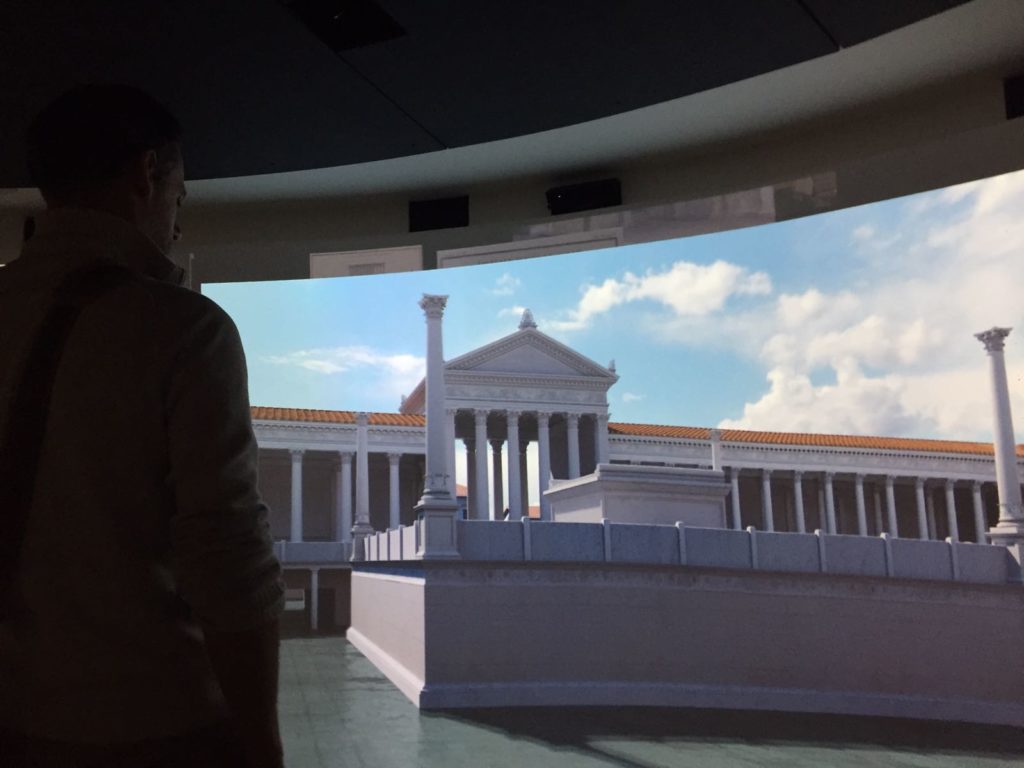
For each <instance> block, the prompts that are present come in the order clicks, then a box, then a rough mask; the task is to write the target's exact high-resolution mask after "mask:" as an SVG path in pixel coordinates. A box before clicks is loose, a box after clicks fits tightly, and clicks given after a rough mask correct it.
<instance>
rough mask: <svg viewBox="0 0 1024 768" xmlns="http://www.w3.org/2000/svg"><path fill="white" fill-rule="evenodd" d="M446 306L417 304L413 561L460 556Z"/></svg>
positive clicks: (428, 300)
mask: <svg viewBox="0 0 1024 768" xmlns="http://www.w3.org/2000/svg"><path fill="white" fill-rule="evenodd" d="M447 303H448V297H447V296H435V295H430V294H426V293H425V294H423V298H422V299H421V300H420V309H422V310H423V314H424V315H426V320H427V376H426V390H427V392H426V400H427V409H426V410H427V475H426V477H425V478H424V481H423V496H422V497H421V498H420V503H419V504H417V505H416V514H417V516H418V517H419V518H420V535H419V546H418V548H417V550H416V557H417V558H420V559H423V560H429V559H435V558H438V559H439V558H449V559H451V558H457V557H458V556H459V551H458V548H457V546H456V538H455V537H456V520H455V519H456V516H457V515H458V510H459V507H458V504H457V503H456V501H455V498H454V497H453V496H452V494H451V492H450V491H449V483H450V482H452V478H451V477H450V476H449V469H448V453H449V452H450V451H451V450H452V448H453V443H452V442H450V441H449V440H448V418H447V414H446V413H445V404H444V400H445V386H444V350H443V345H442V332H441V318H442V317H443V316H444V308H445V305H446V304H447ZM452 466H454V461H453V462H452Z"/></svg>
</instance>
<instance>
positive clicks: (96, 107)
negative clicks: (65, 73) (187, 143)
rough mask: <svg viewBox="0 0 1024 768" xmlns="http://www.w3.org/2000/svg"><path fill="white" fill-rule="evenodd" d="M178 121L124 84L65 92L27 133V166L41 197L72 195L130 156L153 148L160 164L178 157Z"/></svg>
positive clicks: (107, 176)
mask: <svg viewBox="0 0 1024 768" xmlns="http://www.w3.org/2000/svg"><path fill="white" fill-rule="evenodd" d="M180 142H181V125H180V124H179V123H178V121H177V120H176V119H175V118H174V116H173V115H172V114H171V113H170V112H168V111H167V109H165V108H164V107H163V106H162V105H161V104H160V103H159V102H157V101H156V100H155V99H154V98H153V97H152V96H150V95H149V94H147V93H145V92H144V91H141V90H139V89H138V88H133V87H131V86H128V85H113V84H110V85H107V84H91V85H79V86H75V87H74V88H72V89H71V90H69V91H66V92H65V93H63V94H62V95H60V96H59V97H57V99H56V100H54V101H53V102H51V103H50V104H49V105H48V106H46V107H45V108H43V110H42V111H41V112H40V113H39V114H38V115H37V116H36V118H35V119H34V120H33V121H32V125H31V127H30V128H29V132H28V169H29V175H30V177H31V179H32V183H33V184H34V185H35V186H37V187H39V189H40V191H41V192H42V193H43V197H44V198H46V199H47V200H48V201H49V200H52V199H57V200H59V199H68V198H74V197H75V196H76V195H78V194H81V193H84V192H88V191H90V190H92V189H95V188H97V187H100V186H102V185H103V184H104V183H105V182H109V181H112V180H113V179H115V178H116V177H117V176H119V175H120V174H121V173H122V172H123V171H124V170H125V168H126V167H127V166H128V163H129V162H130V161H131V159H132V158H133V157H135V156H136V155H138V153H140V152H146V151H148V150H155V151H156V152H157V155H158V158H159V160H160V164H161V166H162V167H169V166H171V165H173V163H174V162H175V161H176V160H177V159H178V158H179V157H180Z"/></svg>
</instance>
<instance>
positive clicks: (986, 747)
mask: <svg viewBox="0 0 1024 768" xmlns="http://www.w3.org/2000/svg"><path fill="white" fill-rule="evenodd" d="M280 712H281V726H282V729H283V737H284V745H285V756H286V759H287V765H288V768H319V767H320V766H323V767H324V768H327V766H366V767H367V768H392V767H395V768H398V766H402V767H403V768H404V767H405V766H410V767H412V768H462V766H467V767H468V766H472V767H473V768H505V767H506V766H508V767H509V768H511V767H512V766H526V767H527V768H546V766H581V767H582V766H621V767H623V768H655V766H658V767H661V766H693V767H694V768H719V767H723V766H730V767H731V766H742V767H743V768H755V767H758V766H766V767H767V766H773V767H777V768H800V767H802V766H806V767H807V768H830V767H832V766H907V767H909V766H915V767H918V766H920V767H925V766H929V767H930V766H949V767H950V768H953V767H954V766H955V767H956V768H967V767H968V766H1015V768H1020V766H1022V765H1024V732H1022V731H1020V730H1017V729H1010V728H990V727H979V726H964V725H947V724H923V723H917V722H905V721H891V720H881V719H869V718H839V717H824V716H799V715H777V714H765V713H753V712H738V713H737V712H716V711H707V710H686V711H678V710H664V709H603V708H602V709H584V710H580V709H575V710H564V709H534V710H515V709H507V710H493V709H492V710H475V711H461V712H446V713H443V714H439V713H421V712H419V711H418V710H417V709H416V708H415V707H414V706H413V705H412V704H410V703H409V701H408V700H407V699H406V698H405V697H404V696H403V695H402V694H401V693H399V692H398V690H397V689H396V688H394V687H393V686H392V685H391V683H389V682H388V681H387V679H386V678H385V677H384V676H383V675H381V674H380V673H379V672H377V670H376V668H374V667H373V665H371V664H370V663H369V662H368V661H366V659H364V658H363V656H362V655H361V654H360V653H359V652H358V651H356V650H355V649H354V648H353V647H352V646H350V645H349V644H348V643H347V642H346V641H345V640H344V639H342V638H339V637H324V638H312V639H293V640H286V641H284V643H283V645H282V654H281V698H280Z"/></svg>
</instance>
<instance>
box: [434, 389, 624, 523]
mask: <svg viewBox="0 0 1024 768" xmlns="http://www.w3.org/2000/svg"><path fill="white" fill-rule="evenodd" d="M457 412H458V409H453V408H450V409H448V411H447V416H448V435H449V436H450V438H451V450H450V452H449V457H448V475H449V478H450V490H451V492H452V493H454V482H455V481H454V478H455V440H454V438H455V415H456V413H457ZM491 413H500V414H503V415H504V417H505V426H506V429H505V431H506V437H504V438H497V439H496V438H490V437H489V436H488V434H487V418H488V416H489V415H490V414H491ZM524 413H527V412H524V411H517V410H504V411H496V412H495V411H490V410H487V409H475V410H474V411H473V424H474V430H473V437H472V438H467V439H466V440H465V443H466V456H467V465H468V466H467V470H468V471H467V481H468V486H469V488H468V490H469V501H470V504H469V506H470V514H471V515H472V516H473V517H475V518H477V519H486V518H487V517H488V515H487V514H486V509H487V505H488V502H489V501H492V502H493V505H494V513H493V517H494V519H501V518H502V517H503V509H504V504H503V501H504V499H503V498H502V497H503V492H502V481H503V479H504V473H503V471H502V457H501V454H502V449H503V446H504V445H505V444H506V443H507V445H508V446H509V447H508V451H507V466H508V496H509V498H508V510H509V519H510V520H521V519H522V517H523V515H524V514H525V513H526V504H527V503H528V499H529V494H528V491H527V489H528V487H529V481H528V478H527V476H526V446H527V445H528V444H529V441H528V440H520V436H519V419H520V417H521V416H523V415H524ZM529 413H532V414H533V415H534V416H535V417H536V419H537V458H538V472H539V474H540V477H539V481H540V507H541V518H542V519H544V520H550V519H551V511H550V506H549V504H548V501H547V499H546V498H545V496H544V491H546V490H547V489H548V484H549V480H550V478H551V417H552V416H553V415H555V414H554V413H552V412H545V411H529ZM564 415H565V419H566V443H567V457H566V458H567V463H568V474H569V477H570V478H576V477H579V476H580V431H579V420H580V416H581V415H590V416H592V417H593V418H594V420H595V424H594V455H595V457H596V460H597V463H598V464H603V463H607V462H608V415H607V414H602V413H597V414H579V413H566V414H564ZM488 444H490V446H491V451H492V464H493V473H494V489H493V496H492V495H491V493H490V491H489V480H488V471H487V448H486V446H487V445H488ZM481 447H482V449H481Z"/></svg>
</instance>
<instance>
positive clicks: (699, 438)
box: [252, 311, 1024, 627]
mask: <svg viewBox="0 0 1024 768" xmlns="http://www.w3.org/2000/svg"><path fill="white" fill-rule="evenodd" d="M617 379H618V377H617V375H616V373H615V365H614V362H612V363H610V364H609V365H608V366H604V365H600V364H599V363H596V362H594V361H593V360H591V359H589V358H587V357H586V356H584V355H583V354H581V353H580V352H578V351H576V350H573V349H571V348H569V347H567V346H566V345H564V344H562V343H561V342H559V341H556V340H555V339H553V338H551V337H550V336H548V335H546V334H545V333H543V332H542V331H541V330H539V329H538V328H537V325H536V323H535V322H534V320H533V317H532V315H531V314H530V313H529V311H527V312H526V313H524V315H523V318H522V320H521V322H520V324H519V327H518V329H517V330H515V332H513V333H511V334H509V335H508V336H505V337H503V338H501V339H498V340H496V341H494V342H492V343H490V344H487V345H485V346H483V347H481V348H479V349H475V350H472V351H470V352H467V353H465V354H463V355H460V356H458V357H455V358H452V359H450V360H448V361H446V363H445V366H444V393H445V397H444V406H445V413H446V429H447V441H446V446H447V451H446V457H447V458H446V463H447V468H448V471H447V476H448V483H449V492H450V493H451V494H452V496H455V485H454V477H455V462H456V457H457V455H461V454H457V452H456V444H457V443H458V442H460V441H461V442H462V443H463V444H464V445H465V454H464V455H465V457H466V462H467V466H466V473H465V474H466V477H467V478H468V500H467V501H468V504H467V505H466V506H468V509H467V512H466V514H467V516H468V518H469V519H499V520H500V519H502V518H503V517H504V516H505V515H504V512H505V510H506V508H507V510H508V515H507V517H508V519H509V520H511V521H515V520H518V519H520V518H522V517H523V515H524V514H528V512H527V510H528V509H529V507H528V499H529V498H530V497H531V496H533V497H534V498H540V499H541V508H540V516H541V517H542V518H545V519H550V507H549V503H548V498H547V497H546V496H545V495H544V491H545V490H547V488H548V485H549V482H550V481H551V478H554V479H555V480H558V479H572V478H578V477H580V476H585V475H589V474H590V473H593V472H594V470H595V467H596V466H597V465H598V464H605V463H610V464H624V465H639V466H657V467H680V468H695V469H699V468H707V469H712V468H714V469H721V470H723V471H724V473H725V474H724V482H727V483H728V488H727V495H726V497H725V510H724V512H725V515H724V519H725V521H726V525H727V527H730V528H735V529H745V528H747V527H749V526H753V527H755V528H757V529H759V530H763V531H792V532H805V531H807V532H810V531H814V530H816V529H818V530H821V531H823V532H826V533H839V534H855V535H861V536H877V535H878V534H880V533H883V532H886V533H888V534H889V535H890V536H892V537H900V538H917V539H933V540H944V539H946V538H947V537H948V538H951V539H952V540H954V541H956V540H962V541H977V542H984V541H985V536H984V534H985V532H986V531H987V530H988V529H989V528H991V527H992V526H994V525H995V524H996V521H997V518H998V500H997V491H996V483H995V480H996V468H995V464H994V460H993V448H992V445H991V444H988V443H977V442H965V441H950V440H921V439H915V438H905V437H863V436H852V435H824V434H803V433H788V432H758V431H750V430H716V429H708V428H705V427H686V426H671V425H655V424H629V423H619V422H614V421H610V420H609V409H608V391H609V389H610V388H611V387H612V386H613V385H614V384H615V382H616V381H617ZM424 393H425V387H424V384H423V383H422V382H421V384H420V385H419V386H418V387H417V388H416V389H415V390H414V391H413V392H412V393H411V394H410V395H409V397H407V398H405V399H404V400H403V403H402V407H401V409H400V411H399V412H397V413H356V412H351V411H322V410H304V409H289V408H269V407H254V408H253V411H252V415H253V424H254V428H255V431H256V436H257V440H258V442H259V446H260V485H261V490H262V492H263V496H264V498H265V500H266V501H267V502H268V504H269V506H270V508H271V510H272V513H271V528H272V533H273V536H274V538H275V539H276V540H278V541H279V544H278V551H279V554H280V556H281V559H282V562H283V563H284V565H285V568H286V570H287V571H288V572H289V574H288V575H289V583H290V584H291V585H292V586H294V587H297V588H306V589H309V590H310V594H311V603H312V606H311V607H312V617H311V618H312V622H313V624H314V627H315V626H316V624H317V618H318V617H317V612H318V611H317V602H318V597H319V595H318V587H320V588H323V586H324V584H325V583H328V582H329V583H331V584H333V585H334V586H335V587H336V588H337V590H338V598H337V599H338V601H339V606H340V603H341V600H342V598H341V597H340V592H341V590H342V589H343V588H344V579H345V574H343V573H337V571H345V570H346V569H347V567H348V566H347V563H348V561H349V559H350V558H351V554H352V534H353V529H354V528H357V527H360V528H359V530H362V531H364V532H369V531H370V530H376V531H383V530H389V529H392V530H393V529H396V528H398V527H400V526H401V525H409V524H410V523H412V522H413V520H414V518H415V516H416V513H415V512H414V507H415V505H416V503H417V502H418V500H419V499H420V496H421V493H422V491H423V486H424V477H425V471H426V467H425V453H426V432H425V417H424V410H425V398H424ZM531 442H535V443H536V444H537V454H538V459H539V461H538V465H539V472H537V473H536V476H533V475H531V474H530V473H529V472H528V471H527V462H526V451H527V447H528V446H529V444H530V443H531ZM1016 458H1017V463H1018V466H1020V465H1021V464H1022V461H1024V447H1022V446H1017V447H1016ZM489 465H490V466H489ZM504 478H507V487H508V494H507V497H506V495H505V493H504V491H503V486H504V485H505V484H506V483H505V482H504V481H503V479H504ZM531 491H532V493H531ZM321 573H323V576H324V578H325V579H326V580H327V581H321V580H320V576H321ZM325 597H326V596H325ZM340 610H341V612H342V613H343V612H344V610H345V609H344V608H343V607H342V608H340ZM335 621H336V622H339V623H343V617H341V616H336V618H335Z"/></svg>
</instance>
